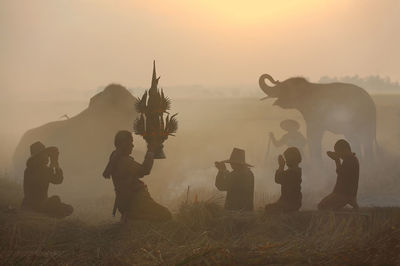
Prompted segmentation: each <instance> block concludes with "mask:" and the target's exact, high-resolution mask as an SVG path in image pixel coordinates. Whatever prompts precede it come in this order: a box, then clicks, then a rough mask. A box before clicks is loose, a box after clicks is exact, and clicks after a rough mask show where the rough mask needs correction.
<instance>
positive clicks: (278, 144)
mask: <svg viewBox="0 0 400 266" xmlns="http://www.w3.org/2000/svg"><path fill="white" fill-rule="evenodd" d="M270 138H271V141H272V143H273V144H274V146H275V147H278V148H279V147H282V146H283V145H285V144H286V143H287V135H286V134H285V135H283V136H282V137H281V138H280V139H279V140H277V139H275V135H274V134H273V133H272V132H271V133H270Z"/></svg>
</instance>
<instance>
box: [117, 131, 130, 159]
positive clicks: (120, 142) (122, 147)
mask: <svg viewBox="0 0 400 266" xmlns="http://www.w3.org/2000/svg"><path fill="white" fill-rule="evenodd" d="M114 146H115V148H116V149H117V150H119V151H120V152H122V154H125V155H129V154H131V152H132V149H133V146H134V145H133V138H132V133H131V132H129V131H127V130H121V131H118V133H117V134H116V135H115V138H114Z"/></svg>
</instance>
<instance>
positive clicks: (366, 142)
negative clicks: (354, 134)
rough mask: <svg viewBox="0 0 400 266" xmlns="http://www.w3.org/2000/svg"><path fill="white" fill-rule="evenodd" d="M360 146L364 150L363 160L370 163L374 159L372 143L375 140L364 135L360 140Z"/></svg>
mask: <svg viewBox="0 0 400 266" xmlns="http://www.w3.org/2000/svg"><path fill="white" fill-rule="evenodd" d="M361 141H362V146H363V149H364V154H363V158H364V159H366V160H368V161H370V162H372V161H373V160H374V158H375V156H374V142H375V138H373V137H371V136H368V135H365V136H363V138H362V140H361Z"/></svg>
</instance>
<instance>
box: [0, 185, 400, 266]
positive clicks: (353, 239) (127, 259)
mask: <svg viewBox="0 0 400 266" xmlns="http://www.w3.org/2000/svg"><path fill="white" fill-rule="evenodd" d="M1 183H3V182H1ZM9 195H14V196H15V195H18V193H14V194H12V193H11V194H9ZM217 201H218V199H217ZM97 208H99V209H101V208H102V206H100V205H99V206H97ZM83 220H85V219H80V218H79V219H78V218H68V219H64V220H57V219H51V218H47V217H44V216H41V215H37V214H33V213H25V212H20V211H9V210H7V208H2V210H1V212H0V264H4V265H27V264H30V265H58V264H62V265H249V264H251V265H266V264H274V265H290V264H293V265H343V264H347V265H360V264H363V265H378V264H385V265H395V264H399V263H400V255H399V254H400V208H371V209H362V210H360V211H359V212H353V211H342V212H336V213H333V212H317V211H303V212H299V213H295V214H291V215H275V216H265V215H264V213H263V212H254V213H246V212H243V213H240V212H239V213H238V212H227V211H224V210H223V209H222V207H221V206H220V204H218V203H216V200H215V199H211V200H209V201H200V202H197V203H186V204H182V205H181V207H180V208H179V210H178V211H177V213H176V214H175V215H174V219H173V220H172V221H170V222H166V223H147V222H143V221H137V222H133V223H131V224H120V223H119V222H117V221H115V220H114V222H110V221H108V222H103V223H102V224H100V223H98V224H89V223H86V222H83Z"/></svg>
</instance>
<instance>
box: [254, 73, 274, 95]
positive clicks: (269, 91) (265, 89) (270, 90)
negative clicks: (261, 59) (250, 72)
mask: <svg viewBox="0 0 400 266" xmlns="http://www.w3.org/2000/svg"><path fill="white" fill-rule="evenodd" d="M265 79H268V80H269V81H270V82H271V83H272V84H274V85H277V84H279V81H277V80H274V79H273V78H272V77H271V76H270V75H268V74H263V75H261V76H260V79H259V80H258V83H259V85H260V88H261V90H262V91H263V92H264V93H265V94H267V95H268V97H271V98H276V97H278V88H276V87H271V86H268V85H267V83H265Z"/></svg>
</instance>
